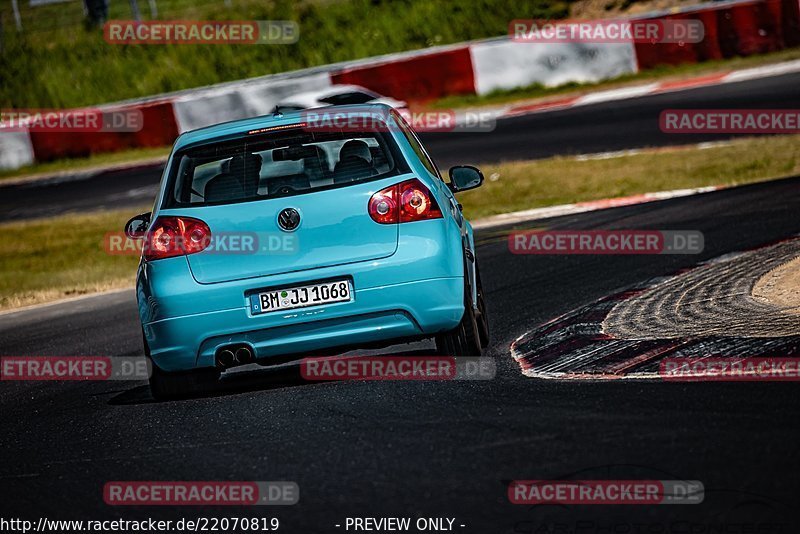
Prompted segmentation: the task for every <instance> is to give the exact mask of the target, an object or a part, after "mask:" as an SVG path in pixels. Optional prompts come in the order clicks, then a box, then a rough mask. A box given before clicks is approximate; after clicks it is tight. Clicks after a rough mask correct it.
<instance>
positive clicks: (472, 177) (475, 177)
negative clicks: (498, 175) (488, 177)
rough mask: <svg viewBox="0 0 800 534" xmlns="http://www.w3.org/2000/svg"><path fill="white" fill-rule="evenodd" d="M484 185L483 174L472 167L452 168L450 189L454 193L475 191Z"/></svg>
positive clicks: (458, 166) (459, 166)
mask: <svg viewBox="0 0 800 534" xmlns="http://www.w3.org/2000/svg"><path fill="white" fill-rule="evenodd" d="M482 183H483V173H482V172H481V171H480V170H478V169H477V168H475V167H472V166H470V165H457V166H455V167H450V184H449V185H450V189H451V190H452V191H453V193H458V192H459V191H466V190H467V189H475V188H476V187H480V185H481V184H482Z"/></svg>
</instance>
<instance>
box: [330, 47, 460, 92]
mask: <svg viewBox="0 0 800 534" xmlns="http://www.w3.org/2000/svg"><path fill="white" fill-rule="evenodd" d="M331 81H332V82H333V83H352V84H356V85H363V86H364V87H367V88H369V89H372V90H373V91H377V92H378V93H381V94H384V95H387V96H391V97H394V98H400V99H403V100H406V101H415V102H420V101H425V100H432V99H434V98H439V97H442V96H447V95H455V94H474V93H475V79H474V75H473V72H472V59H471V58H470V54H469V47H466V46H465V47H463V48H457V49H455V50H448V51H447V52H437V53H433V54H421V55H417V56H413V57H410V58H407V59H400V60H395V61H391V62H387V63H379V64H375V65H365V66H363V67H356V68H352V69H347V70H344V71H341V72H338V73H332V74H331Z"/></svg>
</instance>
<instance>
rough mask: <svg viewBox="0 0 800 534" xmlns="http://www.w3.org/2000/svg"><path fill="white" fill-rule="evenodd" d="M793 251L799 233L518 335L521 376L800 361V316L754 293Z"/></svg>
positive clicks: (621, 374) (606, 376) (601, 375)
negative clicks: (683, 361) (667, 361)
mask: <svg viewBox="0 0 800 534" xmlns="http://www.w3.org/2000/svg"><path fill="white" fill-rule="evenodd" d="M798 255H800V238H799V237H797V236H795V237H792V238H789V239H784V240H780V241H777V242H773V243H770V244H768V245H764V246H762V247H759V248H757V249H753V250H749V251H744V252H735V253H729V254H725V255H724V256H720V257H718V258H715V259H712V260H710V261H706V262H703V263H701V264H699V265H697V266H695V267H693V268H688V269H681V270H679V271H677V272H676V273H675V274H674V275H672V276H668V277H657V278H653V279H651V280H648V281H647V282H645V283H643V284H641V285H638V286H635V287H632V288H630V289H627V290H625V291H622V292H620V293H616V294H614V295H609V296H607V297H603V298H601V299H600V300H598V301H596V302H593V303H591V304H588V305H586V306H583V307H581V308H578V309H576V310H573V311H571V312H569V313H567V314H564V315H562V316H560V317H556V318H554V319H552V320H551V321H548V322H547V323H544V324H542V325H540V326H539V327H537V328H535V329H534V330H532V331H530V332H527V333H526V334H523V335H522V336H520V337H519V338H517V340H515V341H514V343H512V345H511V355H512V357H513V358H514V359H515V360H516V361H517V363H518V364H519V366H520V369H521V370H522V373H523V374H524V375H526V376H529V377H532V378H545V379H575V380H620V379H658V378H659V374H658V370H659V365H660V362H661V361H662V360H663V359H664V358H666V357H692V358H698V359H700V358H712V357H757V356H771V357H798V356H800V319H798V317H797V315H792V314H789V313H786V312H785V311H783V310H782V309H781V308H780V307H776V306H774V305H771V304H767V303H763V302H760V301H758V300H756V299H754V298H753V297H752V296H751V290H752V287H753V285H754V284H755V281H756V280H758V279H759V278H760V277H761V276H762V275H763V273H765V272H767V271H769V270H770V269H773V268H775V267H777V266H779V265H780V264H782V263H785V262H786V261H787V257H796V256H798ZM717 316H721V317H723V320H719V319H717V318H716V317H717ZM612 320H613V321H614V323H613V326H612V327H611V328H609V327H608V325H609V323H610V322H611V321H612ZM726 321H727V322H726Z"/></svg>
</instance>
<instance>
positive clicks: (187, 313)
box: [125, 105, 489, 398]
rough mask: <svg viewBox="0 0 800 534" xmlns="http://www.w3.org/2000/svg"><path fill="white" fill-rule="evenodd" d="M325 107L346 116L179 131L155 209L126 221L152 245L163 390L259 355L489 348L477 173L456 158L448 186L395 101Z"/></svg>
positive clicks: (152, 295) (129, 230)
mask: <svg viewBox="0 0 800 534" xmlns="http://www.w3.org/2000/svg"><path fill="white" fill-rule="evenodd" d="M326 113H335V114H337V117H339V118H345V119H346V120H344V121H331V122H326V123H325V125H324V127H321V126H320V125H319V124H310V123H309V121H308V115H307V112H305V113H304V112H299V113H292V114H286V115H281V114H276V115H273V116H265V117H257V118H252V119H246V120H241V121H235V122H229V123H225V124H219V125H215V126H211V127H208V128H203V129H200V130H195V131H191V132H187V133H184V134H182V135H181V136H180V137H179V138H178V139H177V141H176V142H175V146H174V148H173V150H172V153H171V155H170V157H169V160H168V162H167V165H166V168H165V170H164V175H163V178H162V182H161V187H160V191H159V194H158V197H157V199H156V203H155V207H154V209H153V211H152V213H146V214H142V215H138V216H136V217H134V218H133V219H131V220H130V221H129V222H128V224H127V226H126V228H125V231H126V234H127V235H128V237H130V238H133V239H141V240H143V247H142V249H143V253H142V259H141V262H140V264H139V270H138V274H137V281H136V290H137V299H138V307H139V315H140V319H141V324H142V332H143V338H144V346H145V353H146V354H147V356H148V357H149V358H150V359H151V361H152V364H153V372H152V376H151V379H150V386H151V390H152V393H153V396H154V397H156V398H170V397H178V396H183V395H186V394H189V393H191V392H193V391H196V390H200V389H202V388H203V387H204V386H207V385H209V384H210V383H212V382H214V381H216V380H217V379H218V378H219V376H220V373H221V372H224V371H225V370H227V369H230V368H232V367H234V366H238V365H243V364H248V363H258V364H262V365H271V364H276V363H284V362H286V361H289V360H292V359H299V358H302V357H303V356H318V355H320V354H327V353H335V352H337V351H338V352H344V351H346V350H351V349H353V348H359V347H373V346H376V345H383V346H386V345H390V344H394V343H397V342H404V341H411V340H417V339H423V338H434V339H435V342H436V347H437V352H439V353H440V354H445V355H452V356H459V355H480V354H481V352H482V350H483V349H484V348H485V347H486V346H487V344H488V342H489V327H488V321H487V315H486V307H485V303H484V298H483V292H482V288H481V281H480V274H479V272H478V267H477V262H476V258H475V245H474V242H473V233H472V227H471V225H470V223H469V222H468V221H467V220H466V219H465V218H464V217H463V215H462V213H461V206H460V205H459V203H458V202H457V201H456V199H455V197H454V193H457V192H459V191H464V190H467V189H472V188H475V187H478V186H480V185H481V183H482V182H483V176H482V174H481V172H480V171H479V170H478V169H476V168H474V167H469V166H457V167H453V168H452V169H450V173H449V181H448V182H446V181H445V180H444V179H443V178H442V176H441V175H440V173H439V171H438V169H437V168H436V165H435V164H434V163H433V160H432V159H431V158H430V156H429V155H428V154H427V152H426V151H425V149H424V148H423V146H422V144H421V143H420V141H419V139H418V138H417V136H416V135H415V133H414V132H413V131H412V130H411V128H409V126H408V125H407V123H406V122H404V120H403V118H402V117H401V116H400V115H399V114H398V113H397V112H396V111H394V110H392V109H391V108H390V107H388V106H385V105H373V106H366V107H365V106H341V107H336V108H326ZM353 119H356V120H353ZM362 119H369V120H362ZM354 125H356V126H354Z"/></svg>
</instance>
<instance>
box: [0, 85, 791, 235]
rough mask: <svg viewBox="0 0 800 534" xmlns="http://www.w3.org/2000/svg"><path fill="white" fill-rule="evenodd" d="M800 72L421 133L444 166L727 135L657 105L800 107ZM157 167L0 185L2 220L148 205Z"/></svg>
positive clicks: (729, 107)
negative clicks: (681, 130) (669, 126)
mask: <svg viewBox="0 0 800 534" xmlns="http://www.w3.org/2000/svg"><path fill="white" fill-rule="evenodd" d="M798 87H800V73H796V74H785V75H782V76H773V77H769V78H761V79H757V80H749V81H744V82H738V83H729V84H723V85H718V86H713V87H705V88H698V89H687V90H683V91H676V92H672V93H664V94H660V95H653V96H646V97H640V98H632V99H628V100H620V101H615V102H605V103H599V104H594V105H590V106H582V107H578V108H572V109H567V110H562V111H553V112H548V113H537V114H533V115H525V116H520V117H514V118H509V119H503V120H500V121H498V122H497V127H496V129H495V130H494V131H493V132H491V133H460V134H456V133H446V134H445V133H440V134H430V133H429V134H426V135H423V136H422V138H423V141H424V143H425V145H426V147H427V148H428V149H429V150H430V152H431V155H432V156H433V157H434V159H435V160H436V161H437V163H438V164H439V166H440V167H442V169H446V168H448V167H450V166H452V165H456V164H467V163H473V164H480V163H487V162H497V161H502V160H517V159H535V158H546V157H550V156H554V155H569V154H586V153H593V152H604V151H613V150H623V149H629V148H638V147H651V146H668V145H680V144H689V143H698V142H705V141H712V140H721V139H729V138H731V137H734V136H732V135H729V134H720V135H705V134H703V135H700V134H692V135H675V134H665V133H662V132H661V130H660V129H659V126H658V117H659V114H660V113H661V111H663V110H665V109H673V108H686V109H712V108H713V109H731V108H745V109H746V108H768V109H769V108H785V109H797V108H800V91H798V89H797V88H798ZM161 170H162V169H161V167H160V166H156V167H152V166H151V167H147V168H142V169H136V170H124V171H114V172H106V173H100V174H97V175H93V176H88V177H84V178H83V179H80V180H64V179H59V180H58V183H57V184H53V183H52V181H51V182H31V183H26V184H21V185H11V186H2V181H0V221H8V220H15V219H26V218H34V217H45V216H49V215H56V214H59V213H63V212H82V211H85V210H87V209H101V208H122V207H129V206H130V207H133V206H137V207H139V206H146V205H147V204H149V203H150V202H152V199H153V197H154V196H155V193H156V191H157V187H158V182H159V179H160V176H161Z"/></svg>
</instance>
